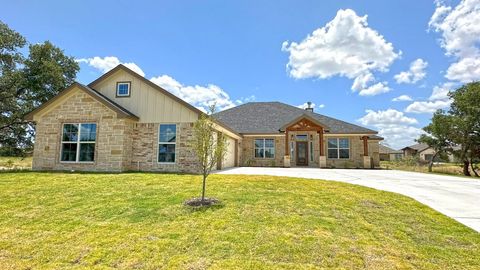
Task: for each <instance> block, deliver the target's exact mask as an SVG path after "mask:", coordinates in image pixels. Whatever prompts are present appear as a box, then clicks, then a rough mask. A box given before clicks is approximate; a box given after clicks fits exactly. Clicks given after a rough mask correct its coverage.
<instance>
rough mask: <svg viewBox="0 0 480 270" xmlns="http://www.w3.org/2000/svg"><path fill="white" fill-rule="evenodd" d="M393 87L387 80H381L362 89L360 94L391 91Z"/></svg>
mask: <svg viewBox="0 0 480 270" xmlns="http://www.w3.org/2000/svg"><path fill="white" fill-rule="evenodd" d="M391 90H392V89H391V88H390V87H388V86H387V82H379V83H376V84H374V85H371V86H369V87H367V88H364V89H361V90H360V92H359V93H358V94H359V95H360V96H376V95H379V94H382V93H387V92H390V91H391Z"/></svg>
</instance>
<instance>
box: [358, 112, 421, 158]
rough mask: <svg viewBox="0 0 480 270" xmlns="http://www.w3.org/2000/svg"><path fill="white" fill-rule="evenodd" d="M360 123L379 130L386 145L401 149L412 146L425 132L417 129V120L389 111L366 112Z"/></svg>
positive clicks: (401, 113)
mask: <svg viewBox="0 0 480 270" xmlns="http://www.w3.org/2000/svg"><path fill="white" fill-rule="evenodd" d="M358 121H359V122H360V123H361V124H363V125H367V126H372V127H374V128H376V129H377V130H378V134H379V135H380V136H382V137H383V138H385V143H387V144H388V145H390V146H391V147H393V148H396V149H399V148H402V147H404V146H406V145H409V144H412V143H413V142H414V140H415V139H417V138H418V137H419V136H420V134H422V133H423V131H422V130H421V129H420V128H417V127H416V126H415V125H417V124H418V121H417V119H415V118H411V117H408V116H405V115H404V113H403V112H400V111H397V110H394V109H388V110H385V111H381V110H380V111H373V110H366V115H365V116H363V117H362V118H360V119H358Z"/></svg>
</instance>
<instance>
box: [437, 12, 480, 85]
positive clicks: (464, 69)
mask: <svg viewBox="0 0 480 270" xmlns="http://www.w3.org/2000/svg"><path fill="white" fill-rule="evenodd" d="M479 16H480V14H479ZM479 42H480V39H479ZM445 77H446V78H447V79H449V80H452V81H460V82H463V83H469V82H472V81H476V80H479V79H480V56H477V57H466V58H463V59H461V60H460V61H458V62H456V63H453V64H451V65H450V67H448V69H447V74H446V75H445Z"/></svg>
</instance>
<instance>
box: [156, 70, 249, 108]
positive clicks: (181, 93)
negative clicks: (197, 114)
mask: <svg viewBox="0 0 480 270" xmlns="http://www.w3.org/2000/svg"><path fill="white" fill-rule="evenodd" d="M150 80H151V81H152V82H153V83H155V84H157V85H159V86H161V87H163V88H164V89H165V90H168V91H170V92H171V93H172V94H174V95H176V96H177V97H179V98H181V99H183V100H185V101H186V102H188V103H190V104H192V105H193V106H195V107H197V108H199V109H201V110H203V111H206V110H207V109H208V107H209V106H211V105H213V104H215V106H216V109H217V110H218V111H222V110H225V109H229V108H232V107H235V106H236V105H238V104H241V103H243V102H244V101H246V102H249V101H252V100H254V99H255V97H254V96H251V97H249V98H246V99H243V100H237V101H232V100H231V99H230V96H229V95H228V94H227V92H225V91H224V90H223V89H222V88H220V87H219V86H216V85H214V84H208V85H206V86H200V85H192V86H190V85H183V84H182V83H180V82H178V81H177V80H175V79H174V78H172V77H170V76H168V75H162V76H158V77H153V78H151V79H150Z"/></svg>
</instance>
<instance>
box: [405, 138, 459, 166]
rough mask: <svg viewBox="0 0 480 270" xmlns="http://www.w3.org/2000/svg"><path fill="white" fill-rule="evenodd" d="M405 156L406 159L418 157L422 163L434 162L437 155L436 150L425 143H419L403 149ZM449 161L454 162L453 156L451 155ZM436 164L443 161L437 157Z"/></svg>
mask: <svg viewBox="0 0 480 270" xmlns="http://www.w3.org/2000/svg"><path fill="white" fill-rule="evenodd" d="M402 151H403V155H404V156H405V157H413V156H418V158H419V159H420V160H422V161H430V160H432V158H433V156H434V155H435V150H434V149H433V148H432V147H430V146H428V145H427V144H424V143H417V144H414V145H410V146H407V147H404V148H402ZM448 158H449V160H450V159H452V160H453V156H451V155H449V157H448ZM434 161H436V162H441V161H442V159H441V158H440V157H439V156H437V157H436V158H435V160H434Z"/></svg>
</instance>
